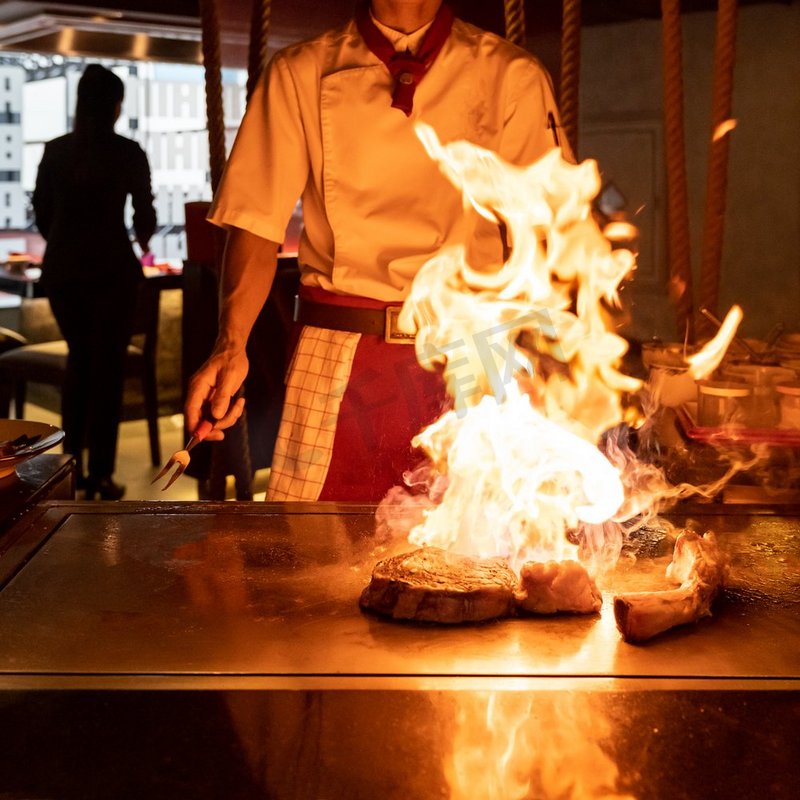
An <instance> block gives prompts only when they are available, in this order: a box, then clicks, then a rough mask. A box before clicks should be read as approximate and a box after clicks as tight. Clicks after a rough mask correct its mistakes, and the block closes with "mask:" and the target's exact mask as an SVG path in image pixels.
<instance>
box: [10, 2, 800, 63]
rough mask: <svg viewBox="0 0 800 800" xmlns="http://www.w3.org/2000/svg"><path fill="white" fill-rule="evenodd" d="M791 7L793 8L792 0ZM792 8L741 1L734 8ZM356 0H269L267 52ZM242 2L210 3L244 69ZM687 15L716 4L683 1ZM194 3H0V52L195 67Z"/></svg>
mask: <svg viewBox="0 0 800 800" xmlns="http://www.w3.org/2000/svg"><path fill="white" fill-rule="evenodd" d="M795 1H796V0H795ZM451 2H452V4H453V5H454V6H455V8H456V11H457V13H458V14H459V16H461V17H462V18H463V19H466V20H468V21H469V22H473V23H474V24H476V25H479V26H481V27H483V28H486V29H488V30H493V31H496V32H498V33H502V30H503V3H502V2H501V0H494V1H493V2H487V0H451ZM759 2H779V3H782V4H784V5H789V4H791V2H793V0H740V4H742V5H747V4H754V3H759ZM354 4H355V0H273V3H272V22H271V29H270V47H271V49H272V48H275V49H277V48H279V47H282V46H285V45H287V44H290V43H291V42H296V41H299V40H302V39H305V38H308V37H310V36H313V35H315V34H316V33H318V32H320V31H323V30H325V29H326V28H329V27H333V26H335V25H338V24H340V23H342V22H344V21H345V20H346V19H348V17H349V16H350V14H351V12H352V9H353V6H354ZM251 6H252V3H251V2H249V0H217V7H218V10H219V17H220V20H221V24H222V28H223V61H224V63H225V64H226V65H227V66H244V65H245V64H246V57H247V56H246V54H247V45H248V36H249V15H250V8H251ZM561 6H562V0H526V23H527V28H528V33H529V35H537V34H541V33H546V32H554V31H558V29H559V27H560V23H561ZM682 7H683V8H684V10H685V11H687V12H692V11H701V10H710V9H713V8H715V7H716V2H715V0H683V3H682ZM198 8H199V2H198V0H104V1H103V2H102V4H100V5H90V4H89V3H88V2H86V0H60V2H46V1H43V0H0V49H4V50H15V51H20V50H23V51H33V52H46V53H48V52H49V53H61V54H62V55H88V56H92V57H104V56H105V57H118V58H134V59H151V60H164V61H180V62H199V61H200V57H201V56H200V28H199V11H198ZM659 16H660V0H584V2H583V23H584V24H585V25H598V24H607V23H616V22H625V21H630V20H634V19H643V18H652V19H656V18H658V17H659Z"/></svg>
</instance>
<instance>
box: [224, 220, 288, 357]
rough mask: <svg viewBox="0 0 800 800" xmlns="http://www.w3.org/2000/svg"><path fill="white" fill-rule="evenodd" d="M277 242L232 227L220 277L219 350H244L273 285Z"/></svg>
mask: <svg viewBox="0 0 800 800" xmlns="http://www.w3.org/2000/svg"><path fill="white" fill-rule="evenodd" d="M278 247H279V244H278V243H277V242H272V241H270V240H269V239H262V238H261V237H259V236H256V235H255V234H252V233H249V232H248V231H244V230H241V229H239V228H230V229H229V232H228V238H227V241H226V243H225V254H224V256H223V262H222V264H223V266H222V280H221V281H220V316H219V336H218V337H217V347H216V349H217V350H234V351H236V350H243V349H244V348H245V346H246V345H247V339H248V337H249V336H250V331H251V330H252V328H253V325H254V324H255V321H256V319H257V317H258V315H259V313H260V311H261V309H262V307H263V305H264V303H265V301H266V299H267V297H268V295H269V292H270V289H271V288H272V281H273V279H274V278H275V270H276V269H277V265H278Z"/></svg>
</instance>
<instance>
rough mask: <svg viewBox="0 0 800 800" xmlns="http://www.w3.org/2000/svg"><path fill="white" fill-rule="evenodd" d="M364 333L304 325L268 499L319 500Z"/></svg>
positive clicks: (293, 369) (291, 371)
mask: <svg viewBox="0 0 800 800" xmlns="http://www.w3.org/2000/svg"><path fill="white" fill-rule="evenodd" d="M360 339H361V334H360V333H349V332H347V331H333V330H328V329H327V328H314V327H311V326H305V327H304V328H303V331H302V333H301V334H300V340H299V341H298V343H297V348H296V349H295V352H294V356H293V358H292V363H291V365H290V367H289V373H288V375H289V377H288V380H287V385H286V399H285V401H284V407H283V416H282V417H281V424H280V428H279V429H278V437H277V440H276V442H275V453H274V455H273V458H272V470H271V472H270V479H269V486H268V488H267V496H266V499H267V500H317V499H318V498H319V495H320V492H321V491H322V487H323V485H324V483H325V478H326V476H327V474H328V467H329V466H330V463H331V456H332V454H333V441H334V437H335V435H336V423H337V419H338V416H339V408H340V406H341V403H342V397H343V395H344V392H345V389H346V388H347V384H348V381H349V380H350V371H351V369H352V366H353V358H354V356H355V352H356V347H357V346H358V342H359V340H360Z"/></svg>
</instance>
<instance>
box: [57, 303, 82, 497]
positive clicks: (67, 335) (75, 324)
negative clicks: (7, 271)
mask: <svg viewBox="0 0 800 800" xmlns="http://www.w3.org/2000/svg"><path fill="white" fill-rule="evenodd" d="M48 299H49V301H50V308H51V309H52V312H53V316H54V317H55V319H56V322H58V326H59V328H60V329H61V335H62V336H63V337H64V340H65V341H66V342H67V347H68V355H67V370H66V375H65V377H64V385H63V386H62V388H61V425H62V427H63V429H64V452H66V453H69V454H70V455H72V456H73V457H74V458H75V462H76V470H77V475H78V482H79V483H81V484H82V483H83V482H84V475H83V449H84V447H85V445H86V417H87V411H88V403H89V397H88V387H89V375H90V372H91V356H90V352H91V325H90V322H89V316H90V313H91V309H90V304H89V303H88V302H87V296H86V292H85V291H81V290H80V287H79V288H78V289H77V290H76V289H75V288H74V287H65V288H61V289H58V290H51V292H50V294H49V298H48Z"/></svg>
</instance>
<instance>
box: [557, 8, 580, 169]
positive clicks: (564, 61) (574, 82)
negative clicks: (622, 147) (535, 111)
mask: <svg viewBox="0 0 800 800" xmlns="http://www.w3.org/2000/svg"><path fill="white" fill-rule="evenodd" d="M580 72H581V3H580V0H564V6H563V12H562V17H561V87H560V88H561V90H560V92H559V98H558V101H559V102H558V104H559V108H560V110H561V126H562V128H563V130H564V134H565V135H566V137H567V141H568V142H569V143H570V145H571V147H572V152H573V153H574V154H575V157H576V158H577V157H578V87H579V86H580Z"/></svg>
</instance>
